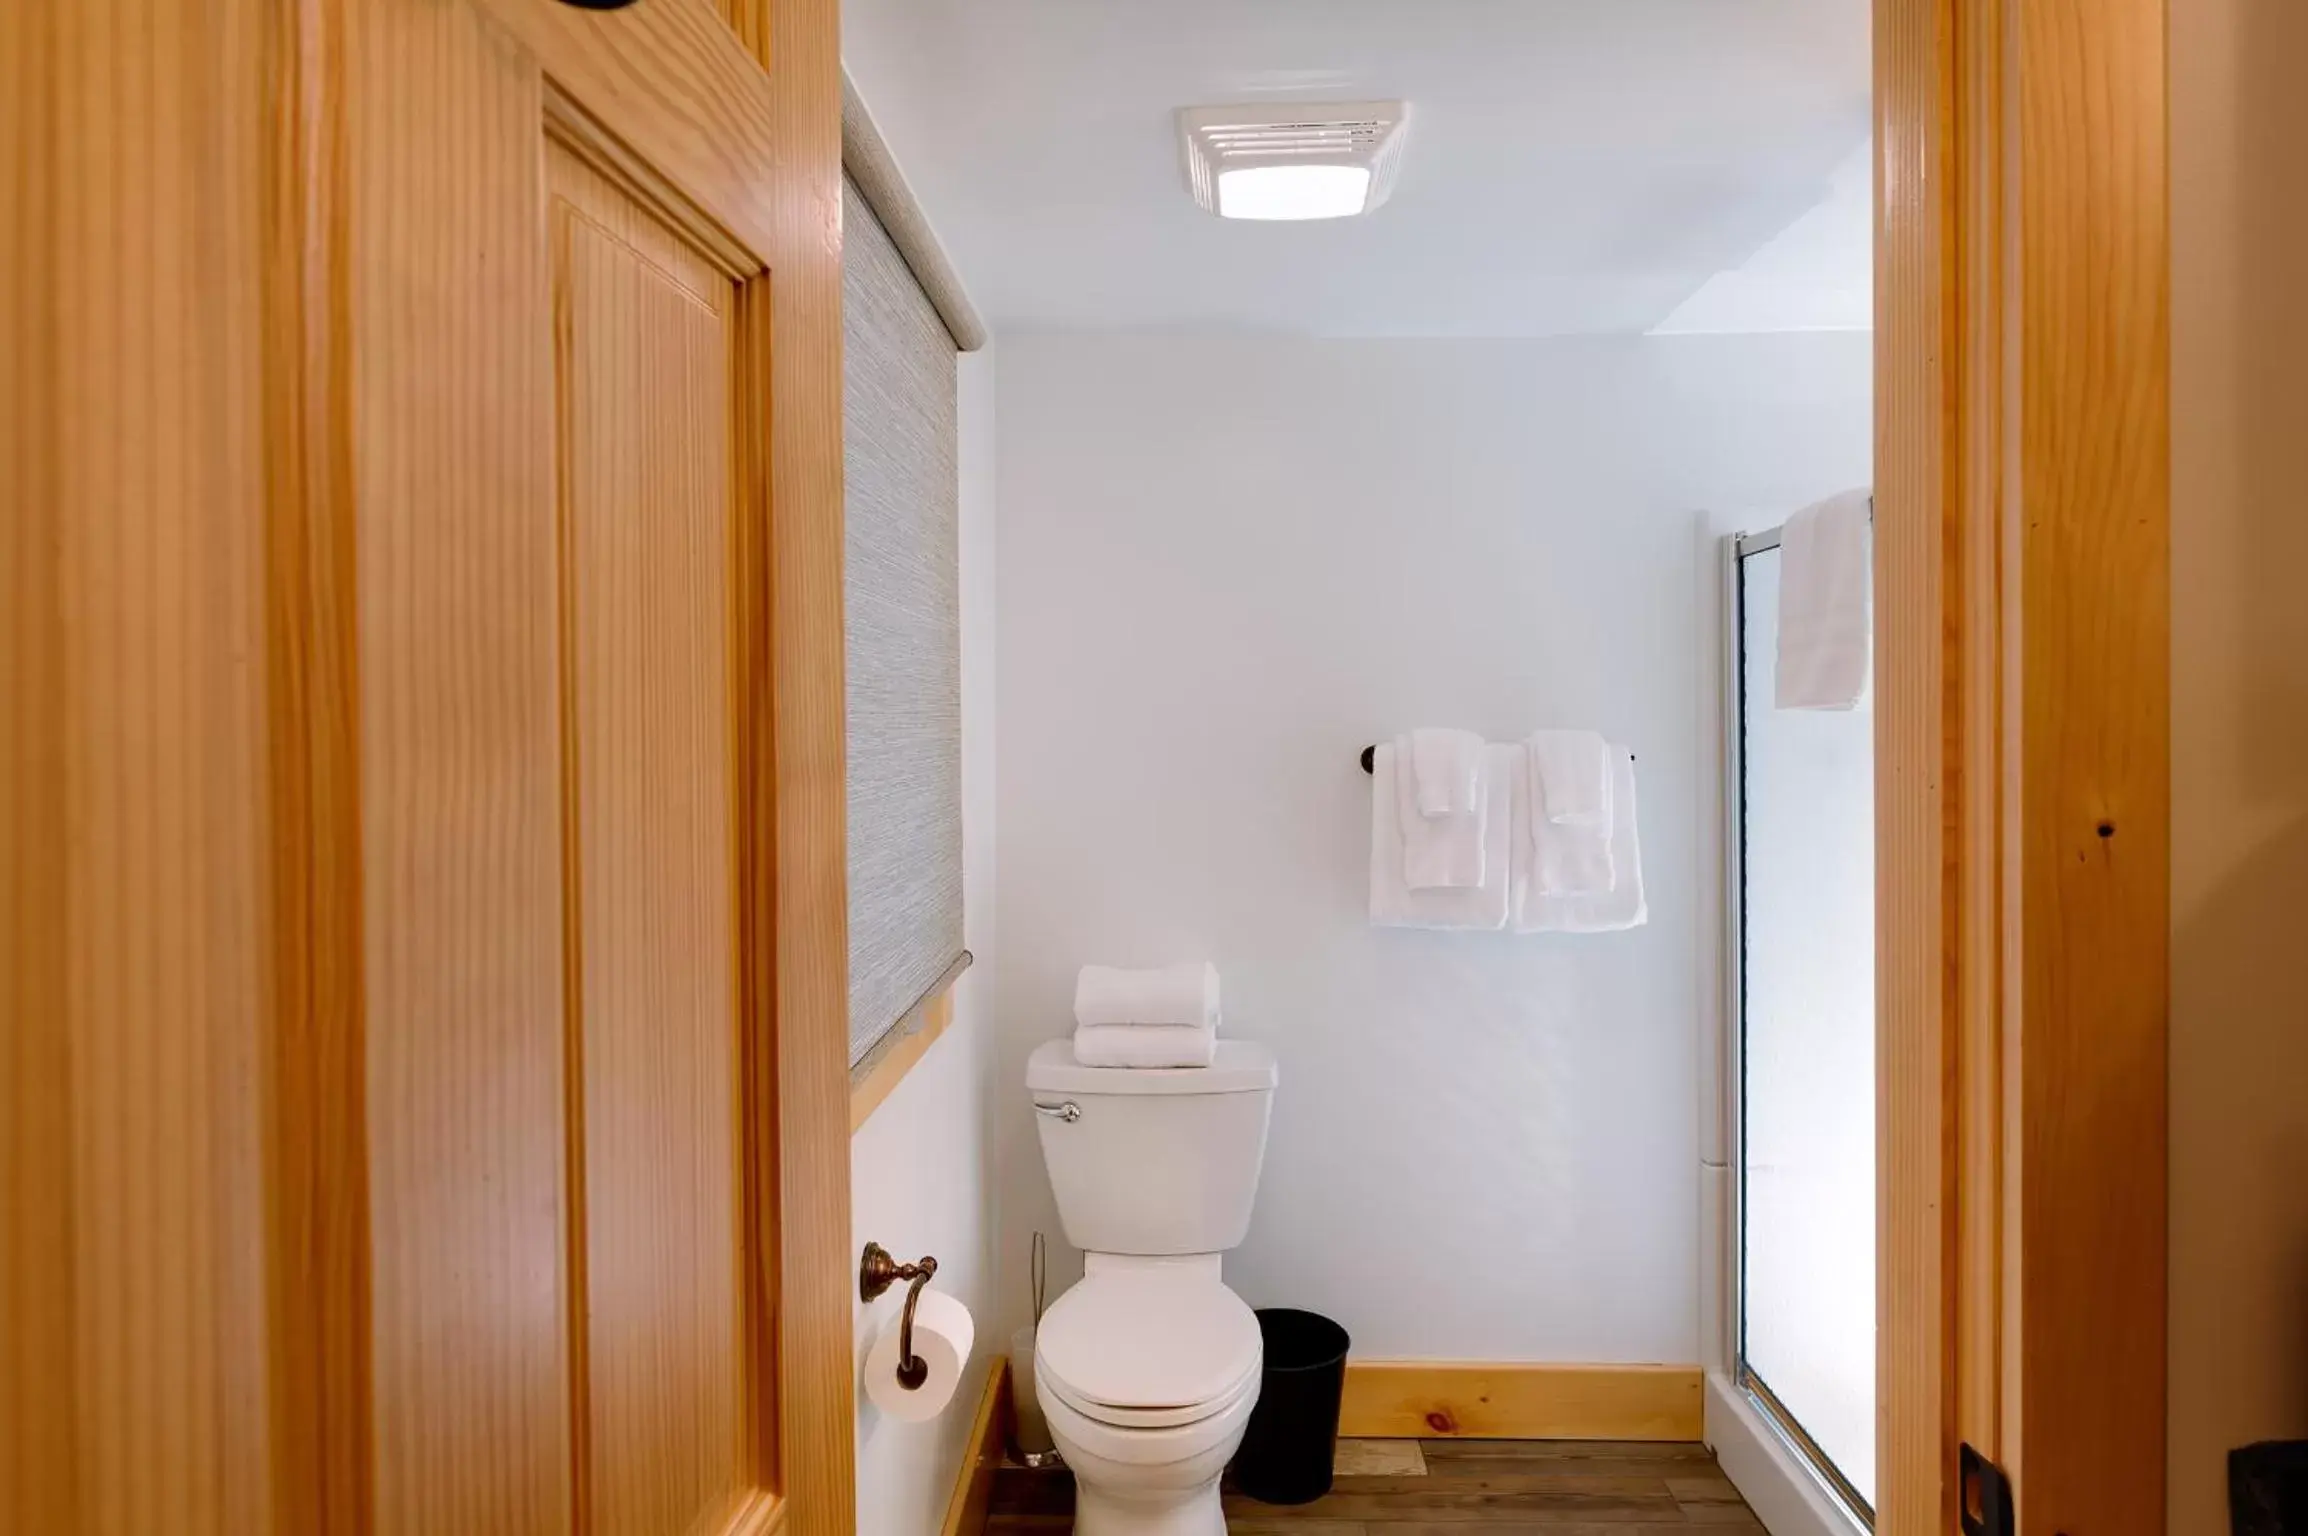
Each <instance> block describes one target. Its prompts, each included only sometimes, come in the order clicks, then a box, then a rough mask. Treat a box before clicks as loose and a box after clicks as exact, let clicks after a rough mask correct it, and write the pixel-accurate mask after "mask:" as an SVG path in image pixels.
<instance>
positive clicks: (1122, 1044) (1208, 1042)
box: [1074, 1024, 1218, 1067]
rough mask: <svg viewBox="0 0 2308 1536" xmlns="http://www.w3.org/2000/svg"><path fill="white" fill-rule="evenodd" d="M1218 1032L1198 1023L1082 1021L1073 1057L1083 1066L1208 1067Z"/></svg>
mask: <svg viewBox="0 0 2308 1536" xmlns="http://www.w3.org/2000/svg"><path fill="white" fill-rule="evenodd" d="M1217 1054H1218V1031H1217V1030H1215V1029H1206V1028H1204V1027H1203V1026H1202V1025H1199V1024H1084V1025H1081V1026H1080V1027H1078V1028H1077V1029H1076V1030H1075V1031H1074V1059H1075V1060H1076V1061H1078V1062H1080V1063H1081V1064H1082V1065H1083V1066H1085V1067H1207V1066H1209V1065H1210V1063H1211V1061H1212V1060H1213V1059H1214V1058H1215V1057H1216V1056H1217Z"/></svg>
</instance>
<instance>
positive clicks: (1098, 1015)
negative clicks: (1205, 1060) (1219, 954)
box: [1074, 961, 1218, 1030]
mask: <svg viewBox="0 0 2308 1536" xmlns="http://www.w3.org/2000/svg"><path fill="white" fill-rule="evenodd" d="M1074 1022H1075V1023H1076V1024H1081V1025H1086V1026H1096V1025H1104V1024H1130V1025H1147V1024H1191V1025H1194V1026H1196V1027H1197V1028H1201V1029H1212V1030H1214V1029H1216V1028H1217V1027H1218V967H1217V966H1215V965H1212V964H1210V963H1209V962H1208V961H1194V962H1190V963H1188V964H1184V965H1168V966H1164V967H1162V968H1161V969H1160V970H1152V971H1133V970H1125V969H1123V968H1121V967H1119V966H1112V965H1085V966H1083V967H1082V969H1081V972H1080V973H1079V974H1078V975H1076V976H1075V978H1074Z"/></svg>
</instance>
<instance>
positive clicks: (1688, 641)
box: [992, 335, 1870, 1361]
mask: <svg viewBox="0 0 2308 1536" xmlns="http://www.w3.org/2000/svg"><path fill="white" fill-rule="evenodd" d="M1869 348H1870V343H1869V338H1867V337H1866V336H1864V335H1858V336H1853V335H1801V336H1780V337H1747V338H1732V337H1680V338H1671V339H1648V340H1626V341H1610V342H1415V341H1414V342H1369V341H1364V342H1352V341H1333V342H1321V341H1296V340H1280V339H1275V340H1261V339H1244V338H1236V339H1187V338H1159V337H1111V336H1109V337H1081V336H1076V337H1058V336H1050V337H1024V338H1019V337H1014V336H1013V337H1005V338H1004V342H1003V356H1002V361H1001V369H1000V397H1001V406H1000V427H999V432H1000V450H999V464H1000V500H1001V506H1002V525H1001V536H1000V553H999V566H1000V584H1001V603H1002V610H1001V620H1000V634H999V642H998V643H999V655H1000V661H999V672H1000V679H1001V699H1000V702H999V714H998V726H997V729H998V731H999V733H1000V737H1001V742H1002V755H1003V772H1002V776H1001V781H1000V788H999V793H998V800H999V806H1000V819H1001V827H1002V859H1001V869H1000V873H999V877H998V881H997V887H996V888H997V893H998V894H997V902H998V907H999V913H1000V922H1001V927H1002V935H1003V947H1002V953H1001V956H1000V960H999V964H998V967H997V988H996V993H997V999H998V1006H997V1010H996V1016H995V1018H994V1020H993V1026H992V1027H993V1031H994V1045H993V1055H994V1063H995V1065H994V1077H993V1081H992V1090H993V1095H994V1099H993V1126H994V1130H993V1136H994V1139H995V1141H996V1143H997V1147H996V1155H997V1159H998V1168H999V1183H1000V1188H1001V1190H1002V1211H1001V1215H1000V1220H999V1224H998V1226H999V1233H1000V1236H999V1255H998V1258H999V1262H998V1264H997V1269H998V1271H999V1272H1000V1275H1001V1281H1000V1291H999V1295H998V1297H997V1308H996V1310H997V1312H998V1313H999V1315H1000V1316H1002V1317H1004V1318H1005V1319H1013V1320H1014V1319H1015V1318H1016V1317H1017V1315H1018V1314H1019V1312H1020V1311H1021V1310H1022V1308H1023V1306H1024V1289H1025V1288H1024V1282H1023V1279H1022V1274H1021V1271H1022V1268H1023V1261H1024V1256H1025V1253H1026V1247H1027V1240H1028V1235H1029V1234H1030V1233H1031V1231H1033V1230H1034V1229H1035V1228H1036V1227H1041V1228H1042V1229H1044V1230H1046V1231H1048V1232H1049V1233H1050V1234H1051V1237H1052V1241H1053V1245H1054V1257H1053V1271H1054V1274H1053V1283H1054V1284H1062V1283H1064V1282H1065V1281H1067V1280H1070V1279H1071V1278H1072V1277H1073V1276H1074V1274H1076V1273H1078V1269H1077V1268H1076V1266H1075V1261H1074V1259H1073V1256H1072V1254H1071V1252H1070V1250H1066V1249H1064V1248H1063V1245H1062V1242H1061V1240H1060V1237H1059V1231H1058V1226H1057V1220H1056V1214H1055V1211H1054V1209H1053V1207H1052V1206H1051V1204H1050V1199H1049V1194H1048V1185H1047V1182H1046V1179H1045V1176H1044V1173H1043V1170H1042V1167H1041V1163H1040V1154H1039V1151H1038V1149H1037V1147H1036V1145H1035V1141H1034V1132H1033V1127H1032V1125H1031V1116H1030V1115H1029V1114H1028V1112H1027V1110H1026V1108H1025V1102H1026V1101H1025V1096H1024V1090H1023V1087H1022V1084H1021V1074H1022V1071H1023V1061H1024V1057H1025V1054H1026V1052H1027V1051H1028V1050H1029V1049H1030V1048H1031V1047H1032V1045H1033V1044H1035V1043H1036V1042H1038V1041H1040V1040H1043V1039H1047V1038H1050V1037H1052V1036H1054V1035H1057V1034H1060V1033H1062V1032H1064V1031H1065V1029H1066V1028H1067V1027H1068V1023H1069V1019H1068V1001H1069V998H1070V996H1071V980H1072V976H1073V972H1074V968H1075V966H1076V965H1078V964H1080V963H1081V962H1084V961H1093V960H1094V961H1110V962H1116V963H1122V964H1144V963H1154V962H1160V961H1166V960H1170V959H1174V958H1180V957H1194V956H1205V955H1206V956H1209V957H1210V958H1212V959H1215V960H1216V961H1217V962H1218V964H1219V966H1220V968H1221V970H1222V972H1223V974H1224V977H1225V998H1226V1012H1227V1028H1228V1029H1229V1031H1230V1032H1232V1033H1236V1034H1239V1035H1243V1036H1248V1037H1253V1038H1257V1039H1261V1040H1264V1041H1267V1042H1269V1043H1270V1044H1272V1045H1273V1046H1274V1048H1275V1049H1276V1050H1277V1052H1278V1053H1279V1054H1280V1057H1281V1061H1282V1087H1281V1092H1280V1095H1279V1097H1278V1099H1277V1103H1276V1108H1275V1120H1274V1132H1273V1138H1272V1142H1271V1146H1270V1149H1269V1152H1268V1157H1267V1166H1266V1174H1265V1180H1264V1184H1263V1186H1262V1189H1261V1194H1260V1198H1259V1207H1258V1214H1257V1218H1256V1220H1255V1222H1254V1225H1253V1229H1252V1232H1251V1236H1250V1239H1249V1241H1248V1242H1247V1243H1246V1244H1245V1246H1244V1247H1243V1248H1242V1249H1241V1250H1240V1251H1239V1252H1237V1253H1236V1254H1234V1255H1233V1256H1232V1258H1231V1259H1230V1260H1229V1269H1228V1273H1229V1277H1230V1279H1231V1281H1232V1282H1233V1283H1234V1284H1235V1285H1236V1287H1237V1288H1238V1289H1239V1290H1240V1291H1241V1292H1242V1293H1243V1294H1244V1295H1245V1296H1246V1297H1247V1298H1248V1299H1249V1300H1250V1301H1251V1302H1252V1303H1253V1304H1256V1305H1265V1304H1270V1303H1284V1302H1288V1303H1294V1304H1299V1305H1304V1306H1310V1307H1313V1308H1315V1309H1316V1310H1319V1311H1322V1312H1326V1313H1329V1314H1331V1315H1332V1316H1335V1317H1337V1318H1338V1319H1339V1320H1340V1321H1342V1322H1343V1323H1345V1324H1346V1326H1347V1327H1348V1328H1349V1329H1350V1330H1351V1331H1352V1333H1353V1335H1354V1338H1355V1346H1356V1350H1357V1352H1358V1353H1360V1354H1362V1355H1366V1356H1385V1357H1418V1356H1426V1357H1437V1358H1466V1359H1485V1358H1488V1359H1537V1360H1562V1361H1614V1360H1617V1361H1641V1360H1664V1361H1692V1360H1696V1359H1697V1358H1698V1319H1697V1311H1698V1273H1699V1267H1700V1260H1699V1254H1698V1226H1699V1215H1698V1159H1699V1130H1698V1115H1697V1111H1696V1105H1697V1103H1698V1089H1697V1072H1698V1060H1699V1053H1698V1043H1697V1034H1698V1025H1697V1019H1698V1015H1699V992H1700V988H1701V987H1702V985H1705V986H1707V987H1710V988H1711V987H1712V986H1713V985H1714V979H1713V977H1712V975H1711V974H1710V975H1708V976H1707V977H1706V978H1705V980H1704V982H1702V978H1701V975H1700V969H1701V967H1700V964H1699V959H1698V957H1699V954H1700V951H1701V941H1700V935H1699V932H1698V928H1697V918H1696V914H1697V913H1698V911H1699V910H1700V901H1699V898H1698V893H1697V890H1696V887H1697V885H1698V875H1697V872H1696V870H1697V862H1698V851H1697V833H1698V815H1699V809H1698V806H1699V800H1700V796H1701V778H1702V775H1707V776H1711V775H1712V773H1713V771H1714V770H1713V761H1714V752H1715V744H1714V742H1713V741H1712V740H1707V741H1705V742H1702V741H1701V739H1700V731H1699V729H1698V727H1697V723H1696V722H1697V719H1698V716H1699V708H1698V704H1699V701H1698V697H1697V689H1698V688H1699V686H1700V684H1699V678H1700V675H1701V668H1700V667H1699V666H1697V665H1695V661H1694V658H1695V657H1697V656H1698V655H1699V654H1700V651H1701V647H1702V643H1703V636H1702V633H1701V631H1702V628H1703V620H1702V619H1701V617H1700V615H1699V613H1698V611H1697V608H1696V606H1695V604H1694V602H1693V594H1694V592H1696V591H1699V590H1701V578H1700V570H1699V563H1700V561H1701V560H1702V559H1703V558H1704V555H1703V553H1702V544H1701V541H1700V540H1699V539H1698V538H1697V537H1696V532H1695V527H1696V524H1695V514H1696V513H1697V512H1698V511H1699V509H1702V508H1714V509H1719V510H1720V509H1733V510H1737V509H1753V510H1754V511H1755V512H1756V514H1757V516H1756V518H1755V519H1754V521H1755V523H1756V525H1757V526H1760V525H1762V524H1763V523H1766V522H1776V521H1778V520H1779V518H1780V517H1782V516H1784V515H1785V513H1786V512H1787V511H1789V510H1791V509H1792V508H1794V507H1795V506H1798V505H1800V504H1801V503H1803V502H1805V501H1807V500H1810V499H1814V498H1816V497H1817V496H1820V495H1822V494H1825V493H1827V492H1829V491H1833V490H1836V489H1839V488H1842V487H1844V486H1847V485H1850V484H1854V483H1858V482H1860V481H1863V480H1864V479H1865V478H1866V476H1867V470H1868V459H1869V437H1870V427H1869V402H1868V371H1869V364H1868V357H1869ZM1707 643H1711V637H1708V639H1707ZM1430 723H1432V724H1454V725H1467V726H1472V727H1476V728H1479V729H1482V730H1485V731H1488V732H1490V733H1492V734H1494V735H1496V736H1509V735H1513V734H1518V733H1520V732H1522V731H1525V730H1528V729H1530V728H1531V727H1533V726H1535V725H1539V724H1545V723H1565V724H1587V725H1594V726H1597V727H1600V728H1601V729H1603V730H1605V731H1607V732H1609V733H1610V734H1611V735H1612V736H1614V737H1615V738H1616V739H1619V740H1622V741H1625V742H1627V743H1629V744H1630V745H1632V746H1633V747H1634V749H1635V750H1636V752H1637V753H1638V754H1639V757H1640V766H1639V770H1638V771H1639V774H1640V780H1641V796H1642V802H1641V803H1642V814H1643V840H1644V854H1645V869H1646V875H1647V878H1648V880H1649V888H1650V897H1651V912H1652V922H1651V925H1650V926H1649V927H1648V928H1645V929H1642V930H1639V931H1636V932H1633V933H1627V934H1620V935H1609V936H1598V937H1585V938H1571V937H1556V936H1545V937H1522V938H1516V937H1509V936H1503V935H1490V934H1485V935H1465V934H1427V933H1410V932H1395V931H1390V932H1373V931H1371V930H1370V929H1369V928H1368V927H1367V926H1366V924H1365V920H1364V892H1365V890H1366V879H1367V873H1366V867H1365V864H1366V858H1367V821H1366V817H1367V816H1368V794H1369V783H1370V781H1369V780H1368V779H1367V778H1366V777H1364V775H1363V774H1362V772H1361V770H1360V769H1359V768H1358V767H1357V765H1356V762H1355V757H1356V754H1357V753H1358V751H1359V750H1360V749H1361V748H1362V747H1363V746H1364V745H1365V744H1367V743H1369V742H1370V741H1372V740H1374V739H1376V738H1379V737H1382V736H1385V735H1388V734H1391V733H1393V732H1395V731H1398V730H1400V729H1402V728H1404V727H1407V726H1411V725H1418V724H1430ZM1710 782H1711V777H1710Z"/></svg>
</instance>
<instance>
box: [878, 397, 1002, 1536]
mask: <svg viewBox="0 0 2308 1536" xmlns="http://www.w3.org/2000/svg"><path fill="white" fill-rule="evenodd" d="M957 382H958V388H959V398H958V400H957V404H958V406H959V410H960V421H959V441H958V446H959V450H960V460H961V509H960V512H961V517H960V533H959V539H960V546H961V549H960V553H961V598H962V840H963V847H962V885H963V893H962V899H963V902H964V904H965V912H966V916H965V919H964V942H965V943H967V945H968V946H969V948H970V950H971V952H972V953H973V954H975V955H976V956H977V964H976V965H975V966H974V967H973V968H972V969H971V970H969V971H968V972H966V973H964V975H963V977H962V980H961V983H960V986H959V987H958V989H957V990H956V993H955V1006H954V1022H953V1025H952V1027H951V1028H949V1029H948V1030H947V1031H946V1033H945V1035H944V1037H943V1038H942V1039H940V1040H939V1041H938V1043H937V1044H936V1045H934V1046H932V1047H931V1048H930V1050H929V1052H928V1053H927V1054H926V1055H924V1056H923V1057H922V1059H921V1061H920V1062H919V1063H917V1064H916V1065H915V1067H914V1069H913V1071H911V1072H910V1073H908V1074H907V1075H906V1077H905V1080H904V1081H903V1082H901V1083H899V1085H898V1088H897V1091H896V1092H895V1093H893V1094H891V1095H890V1097H889V1098H888V1099H886V1100H884V1101H883V1103H882V1105H881V1107H880V1108H879V1109H878V1110H876V1111H875V1112H874V1116H873V1118H872V1119H870V1120H868V1121H867V1122H866V1123H865V1125H864V1126H862V1127H861V1128H860V1129H859V1130H858V1133H857V1135H856V1136H855V1137H853V1138H852V1139H851V1142H850V1226H851V1236H852V1238H853V1239H854V1244H853V1246H855V1247H857V1248H863V1247H864V1246H865V1244H866V1243H867V1242H868V1241H873V1242H879V1243H881V1244H883V1245H884V1246H885V1247H887V1248H889V1249H890V1250H891V1251H892V1252H894V1253H895V1254H896V1255H897V1256H898V1257H899V1258H900V1259H901V1260H910V1259H914V1258H918V1257H920V1256H921V1255H922V1254H925V1253H931V1254H935V1255H936V1256H937V1260H938V1276H937V1280H936V1281H935V1282H934V1283H935V1284H936V1285H937V1287H938V1289H940V1290H943V1291H947V1292H950V1293H951V1294H953V1295H954V1296H957V1297H959V1298H960V1299H961V1301H962V1302H963V1304H964V1305H966V1306H968V1307H969V1308H970V1310H971V1312H972V1313H973V1314H974V1315H975V1316H976V1318H977V1319H978V1322H979V1333H978V1347H977V1354H976V1358H975V1360H974V1361H973V1362H972V1366H971V1371H970V1379H969V1381H968V1383H967V1384H966V1386H965V1388H964V1390H963V1391H962V1392H960V1393H959V1394H957V1396H956V1398H955V1400H954V1403H953V1405H952V1406H951V1407H949V1408H948V1409H947V1410H946V1411H945V1412H944V1413H943V1414H942V1415H940V1416H939V1417H938V1418H937V1419H935V1420H932V1421H931V1422H929V1423H927V1424H900V1423H896V1422H894V1421H891V1420H889V1419H886V1418H885V1417H884V1416H883V1415H882V1414H881V1412H880V1411H879V1410H878V1409H876V1408H874V1407H873V1406H872V1405H871V1404H870V1403H868V1402H866V1400H865V1397H864V1393H863V1391H862V1389H861V1390H860V1393H859V1398H858V1447H857V1507H858V1533H859V1536H924V1533H926V1532H931V1531H935V1530H937V1529H938V1527H939V1522H940V1521H941V1520H943V1519H944V1517H945V1511H946V1501H947V1499H948V1498H949V1497H951V1495H952V1493H953V1488H954V1481H955V1478H956V1476H957V1474H958V1473H959V1472H960V1470H961V1462H962V1455H963V1452H964V1450H965V1448H966V1447H965V1444H964V1442H965V1441H966V1439H967V1438H968V1433H969V1427H970V1422H971V1418H972V1415H973V1414H974V1412H975V1410H976V1408H977V1402H978V1391H979V1388H980V1386H981V1385H982V1384H983V1382H984V1380H985V1371H986V1369H987V1368H988V1365H989V1363H990V1362H991V1361H992V1360H993V1358H994V1357H995V1356H996V1355H997V1354H998V1353H999V1352H1000V1351H1001V1350H1002V1349H1003V1348H1004V1347H1005V1346H1004V1345H1003V1344H1002V1343H1001V1341H1000V1339H999V1338H997V1336H996V1335H995V1333H994V1331H993V1330H992V1329H991V1328H989V1327H988V1326H986V1325H987V1322H988V1317H989V1314H990V1313H991V1312H992V1310H993V1305H992V1303H993V1267H992V1262H991V1260H992V1252H991V1248H990V1240H991V1237H992V1233H993V1230H994V1225H993V1223H994V1211H995V1204H996V1202H995V1198H994V1191H993V1188H992V1183H991V1180H990V1178H989V1172H988V1162H989V1157H990V1151H991V1149H990V1145H989V1142H988V1137H987V1106H988V1105H989V1104H990V1103H992V1102H994V1100H993V1097H992V1095H991V1093H990V1085H989V1084H988V1082H987V1070H986V1069H987V1064H988V1043H989V1041H990V1040H991V1038H992V1035H993V1026H992V1022H991V1018H990V1015H991V1013H992V996H993V991H994V979H993V977H994V957H995V954H996V946H995V940H994V934H995V927H996V921H997V907H996V898H995V892H994V867H995V865H994V817H995V807H994V719H995V713H994V580H995V566H994V362H993V354H992V353H991V352H979V353H972V354H970V355H968V356H965V357H963V358H962V359H961V360H960V375H959V379H958V381H957ZM903 1296H904V1291H903V1290H902V1289H899V1290H894V1291H892V1292H891V1293H890V1294H889V1295H888V1296H886V1297H884V1298H883V1299H882V1300H881V1301H879V1302H877V1303H875V1304H874V1305H873V1306H870V1307H868V1306H860V1307H859V1308H858V1312H857V1345H858V1359H859V1364H860V1366H861V1367H862V1366H863V1364H864V1358H865V1351H866V1349H867V1347H868V1346H869V1345H870V1344H871V1342H872V1340H873V1337H874V1335H875V1333H876V1332H878V1331H879V1329H880V1328H881V1326H882V1325H883V1323H884V1322H886V1321H887V1320H888V1319H889V1318H892V1317H894V1316H896V1315H897V1310H898V1307H899V1305H900V1302H901V1300H902V1298H903Z"/></svg>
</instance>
